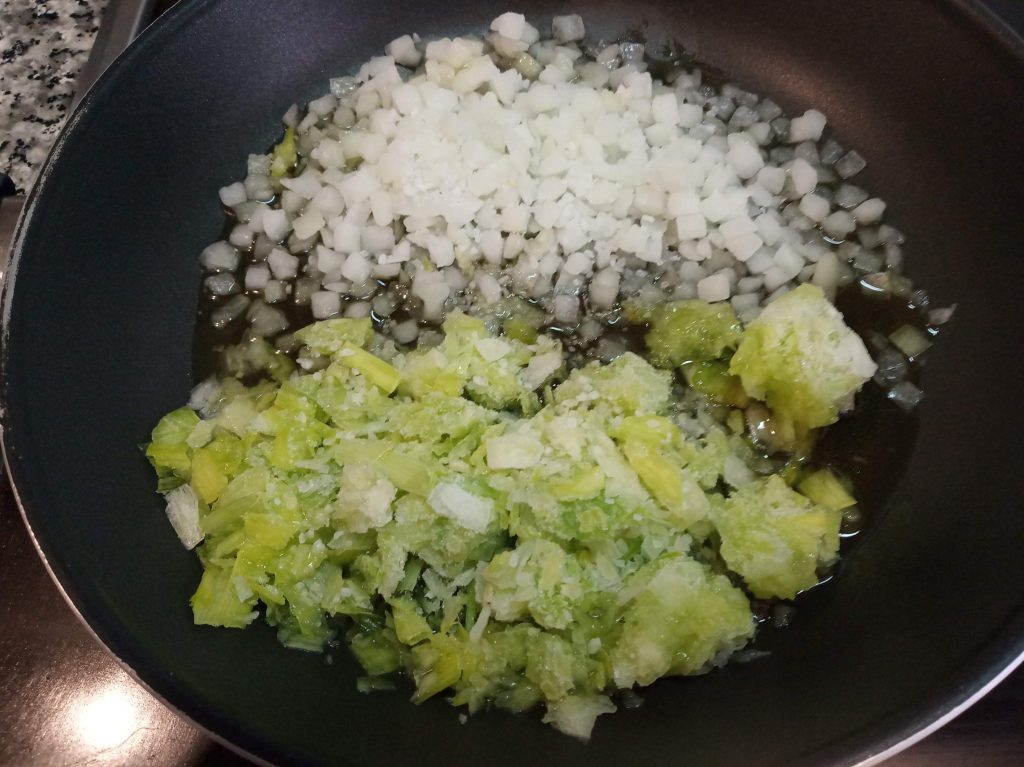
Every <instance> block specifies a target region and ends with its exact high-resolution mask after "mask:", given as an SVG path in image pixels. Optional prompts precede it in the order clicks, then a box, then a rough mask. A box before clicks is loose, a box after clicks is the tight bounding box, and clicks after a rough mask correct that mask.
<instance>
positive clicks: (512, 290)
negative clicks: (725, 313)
mask: <svg viewBox="0 0 1024 767" xmlns="http://www.w3.org/2000/svg"><path fill="white" fill-rule="evenodd" d="M552 30H553V39H545V40H541V37H540V33H539V32H538V30H537V29H536V28H535V27H533V26H531V25H530V24H529V23H527V22H526V20H525V18H524V17H523V16H522V15H520V14H515V13H505V14H502V15H501V16H499V17H498V18H497V19H495V20H494V22H493V23H492V24H491V30H490V32H489V33H488V34H487V35H486V37H485V39H473V38H454V39H448V38H445V39H441V40H433V41H430V42H424V41H421V40H419V38H417V37H411V36H408V35H406V36H403V37H400V38H398V39H396V40H394V41H393V42H392V43H390V44H389V45H388V46H387V48H386V50H387V55H386V56H381V57H377V58H373V59H371V60H370V61H369V62H367V63H366V64H365V65H363V67H362V68H361V69H360V70H359V72H358V73H357V75H356V76H355V77H341V78H336V79H335V80H332V81H331V91H330V93H328V94H327V95H325V96H323V97H321V98H318V99H316V100H314V101H312V102H310V104H309V105H308V108H307V110H306V112H305V115H304V116H302V117H301V119H300V112H299V110H298V109H296V108H292V109H291V110H289V113H288V114H287V115H286V118H285V122H286V124H289V125H291V126H294V127H295V128H296V129H297V135H298V142H297V144H298V153H299V161H298V165H297V168H296V169H295V171H294V172H293V173H290V174H289V175H288V176H286V177H284V178H281V179H277V178H274V177H272V176H271V174H270V163H271V157H270V156H268V155H252V156H250V158H249V164H248V173H247V176H246V178H245V179H244V181H241V182H238V183H234V184H231V185H229V186H227V187H224V188H223V189H221V191H220V197H221V201H222V202H223V203H224V205H225V206H227V207H228V208H230V209H231V211H232V212H233V215H234V216H235V217H236V218H237V222H238V223H237V225H236V226H235V227H234V228H233V230H232V231H231V232H230V235H229V237H228V240H227V241H226V242H217V243H214V244H213V245H211V246H209V247H208V248H206V250H204V251H203V253H202V255H201V257H200V260H201V263H202V265H203V266H204V268H205V269H206V270H208V271H209V272H212V273H213V274H212V275H211V276H210V277H209V278H207V280H206V283H205V284H206V289H207V291H208V292H209V293H210V294H211V295H214V296H218V297H221V298H222V301H221V304H220V306H219V308H218V309H217V310H216V311H215V312H213V315H212V321H213V322H214V324H215V325H217V326H226V325H230V324H231V323H233V322H235V321H236V320H238V319H239V318H240V317H242V316H243V315H245V316H246V317H247V318H248V321H249V323H250V328H251V330H252V331H254V332H256V333H259V334H261V335H266V336H275V335H277V334H281V333H284V332H285V331H286V330H287V329H288V325H289V318H288V316H287V315H286V313H285V312H283V311H281V309H280V308H278V307H279V306H281V305H283V304H286V303H289V302H291V303H293V304H299V305H302V306H309V307H310V309H311V314H312V317H313V318H315V319H323V318H327V317H333V316H340V315H345V316H367V315H370V314H371V313H372V314H373V316H374V317H375V318H376V319H377V320H378V321H379V323H380V327H381V329H382V330H385V331H387V332H388V333H390V334H392V336H393V337H395V338H396V340H399V341H400V342H404V343H411V342H412V341H413V340H415V338H416V336H417V334H418V333H419V330H418V328H419V327H420V326H422V325H423V324H438V323H440V322H441V321H442V320H443V318H444V315H445V313H446V311H448V310H450V309H451V308H453V307H456V306H457V307H459V308H463V309H466V310H469V311H472V312H475V313H477V314H484V315H486V314H488V313H492V314H493V313H494V312H496V311H498V309H497V308H496V307H500V306H501V302H502V301H503V299H505V298H506V297H508V296H510V295H515V296H519V297H521V298H525V299H528V300H530V301H531V302H532V303H533V304H535V305H536V306H537V307H539V308H540V309H542V310H543V311H544V312H546V322H547V323H548V324H553V325H558V326H559V327H561V328H563V329H568V330H575V331H578V332H580V333H581V334H586V335H589V336H593V338H595V339H596V338H597V337H598V336H599V335H600V328H601V327H602V326H603V325H606V324H614V322H615V321H616V320H617V308H618V307H619V305H620V302H621V301H622V300H623V299H626V298H639V299H640V300H642V301H645V302H654V301H660V300H665V299H679V298H693V297H699V298H702V299H705V300H707V301H712V302H716V301H731V302H732V305H733V307H734V308H735V310H736V312H737V314H738V315H739V317H740V318H741V319H742V320H744V321H747V322H749V321H750V320H752V319H753V318H754V317H756V316H757V314H758V312H759V311H760V309H761V307H762V306H763V305H764V304H765V303H766V302H767V301H770V300H772V299H773V298H775V297H777V296H779V295H781V294H782V293H784V292H786V291H788V290H790V289H791V288H792V287H793V286H794V285H796V284H798V283H800V282H806V281H811V282H814V283H816V284H818V285H820V286H821V287H822V288H824V289H825V290H826V291H827V292H829V293H832V294H834V292H835V291H836V289H837V288H839V287H841V286H842V285H844V284H847V283H849V282H851V281H852V280H854V279H855V278H856V275H858V274H860V275H870V277H869V279H870V280H873V282H872V283H871V285H870V286H869V287H870V288H871V289H872V290H874V289H878V288H877V285H882V288H881V289H882V290H889V289H890V288H891V287H893V286H895V287H898V288H899V289H900V290H903V291H904V292H906V291H909V289H910V286H909V282H907V281H906V280H905V279H904V278H899V280H896V279H890V276H893V277H895V276H898V273H899V271H900V268H901V265H902V252H901V250H900V245H901V243H902V242H903V236H902V235H901V234H900V233H899V232H898V231H897V230H896V229H894V228H893V227H891V226H888V225H886V224H882V223H881V219H882V216H883V214H884V212H885V203H884V202H883V201H882V200H880V199H878V198H876V197H870V196H869V195H868V193H867V192H865V191H864V190H862V189H860V188H859V187H857V186H854V185H853V184H851V183H850V182H849V181H848V179H849V178H851V177H852V176H854V175H855V174H856V173H858V172H860V170H862V169H863V168H864V166H865V162H864V159H863V158H862V157H861V156H860V155H859V154H857V153H856V152H846V151H845V150H843V149H842V147H840V145H839V144H838V143H836V141H834V140H832V139H829V138H825V137H824V134H825V131H826V118H825V116H824V115H823V114H822V113H820V112H818V111H816V110H809V111H807V112H805V113H804V114H802V115H800V116H798V117H795V118H793V119H792V120H789V119H786V118H785V117H783V116H782V110H781V109H780V108H779V107H778V106H777V105H776V104H774V103H773V102H772V101H770V100H767V99H765V100H761V99H759V98H758V97H757V96H756V95H754V94H752V93H749V92H747V91H744V90H742V89H741V88H739V87H737V86H734V85H725V86H723V87H722V88H721V89H720V90H716V89H714V88H712V87H711V86H709V85H708V84H707V83H704V82H703V81H702V74H701V72H700V70H697V69H694V70H690V71H686V70H683V69H677V70H674V71H673V72H672V73H671V74H670V75H668V76H666V78H665V80H664V81H662V80H659V79H655V78H653V77H652V76H651V74H650V73H649V72H647V71H646V70H647V64H646V62H645V58H644V46H643V45H640V44H636V43H615V44H611V45H604V44H600V45H597V46H594V47H592V48H584V47H582V43H581V41H582V40H583V38H584V35H585V29H584V25H583V21H582V19H580V17H578V16H575V15H573V16H562V17H556V18H555V19H554V20H553V22H552ZM585 51H586V52H585ZM588 53H589V54H590V55H588ZM232 275H233V276H232ZM410 323H411V324H410ZM595 323H596V325H595ZM286 343H287V340H286Z"/></svg>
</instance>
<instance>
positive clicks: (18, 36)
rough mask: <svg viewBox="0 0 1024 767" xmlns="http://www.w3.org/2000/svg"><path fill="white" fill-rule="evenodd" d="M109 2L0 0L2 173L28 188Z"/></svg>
mask: <svg viewBox="0 0 1024 767" xmlns="http://www.w3.org/2000/svg"><path fill="white" fill-rule="evenodd" d="M106 2H107V0H0V171H2V172H4V173H6V174H8V175H9V176H10V177H11V179H12V180H13V181H14V184H15V186H16V187H17V188H18V190H19V191H20V192H26V191H28V189H29V187H30V186H32V183H33V182H34V181H35V177H36V173H37V172H38V170H39V166H40V165H41V164H42V161H43V159H45V157H46V153H47V152H48V151H49V150H50V146H51V145H52V144H53V140H54V138H56V136H57V132H58V131H59V130H60V127H61V125H63V123H64V118H65V116H66V115H67V112H68V110H69V109H70V106H71V99H72V97H73V96H74V90H75V77H76V75H77V74H78V70H79V69H80V68H81V66H82V64H84V63H85V60H86V58H87V57H88V55H89V49H90V48H91V47H92V43H93V40H94V38H95V37H96V30H97V28H98V26H99V22H100V18H101V16H102V12H103V8H104V6H106Z"/></svg>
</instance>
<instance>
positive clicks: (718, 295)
mask: <svg viewBox="0 0 1024 767" xmlns="http://www.w3.org/2000/svg"><path fill="white" fill-rule="evenodd" d="M730 288H731V286H730V285H729V276H728V275H727V274H724V273H722V272H718V273H716V274H712V275H711V276H710V277H705V278H704V279H703V280H701V281H700V282H698V283H697V298H699V299H701V300H702V301H708V302H715V301H725V300H726V299H727V298H729V292H730Z"/></svg>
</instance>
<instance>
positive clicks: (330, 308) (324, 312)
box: [309, 290, 341, 320]
mask: <svg viewBox="0 0 1024 767" xmlns="http://www.w3.org/2000/svg"><path fill="white" fill-rule="evenodd" d="M309 300H310V307H311V309H312V311H313V316H314V317H315V318H316V319H318V320H323V319H327V318H328V317H333V316H334V315H336V314H339V313H340V312H341V296H340V295H338V294H337V293H333V292H331V291H330V290H318V291H317V292H316V293H314V294H313V295H312V296H311V297H310V299H309Z"/></svg>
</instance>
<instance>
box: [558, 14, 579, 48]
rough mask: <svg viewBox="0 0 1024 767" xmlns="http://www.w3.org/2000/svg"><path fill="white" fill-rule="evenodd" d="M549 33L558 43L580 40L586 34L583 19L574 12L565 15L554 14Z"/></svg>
mask: <svg viewBox="0 0 1024 767" xmlns="http://www.w3.org/2000/svg"><path fill="white" fill-rule="evenodd" d="M551 33H552V34H553V35H554V36H555V39H556V40H557V41H558V42H560V43H571V42H575V41H576V40H582V39H583V38H584V36H585V35H586V27H584V26H583V19H582V18H581V17H580V16H579V15H578V14H575V13H572V14H568V15H566V16H555V17H554V18H553V19H552V20H551Z"/></svg>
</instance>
